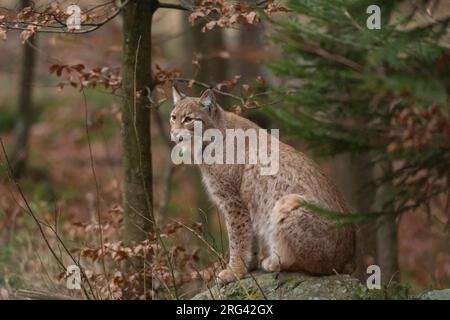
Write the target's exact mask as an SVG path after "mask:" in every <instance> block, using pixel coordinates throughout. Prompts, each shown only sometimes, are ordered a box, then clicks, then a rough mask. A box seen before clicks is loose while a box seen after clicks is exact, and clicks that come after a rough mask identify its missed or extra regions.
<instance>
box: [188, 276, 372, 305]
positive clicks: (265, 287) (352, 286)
mask: <svg viewBox="0 0 450 320" xmlns="http://www.w3.org/2000/svg"><path fill="white" fill-rule="evenodd" d="M364 291H365V288H364V287H363V285H362V284H361V283H360V282H359V281H358V280H357V279H354V278H351V277H350V276H348V275H333V276H323V277H315V276H310V275H306V274H303V273H284V272H283V273H263V272H256V273H252V275H251V276H248V277H247V278H244V279H241V280H240V281H236V282H232V283H229V284H227V285H225V286H223V287H222V288H219V287H218V286H214V287H212V288H210V289H208V290H206V291H204V292H202V293H199V294H197V295H196V296H194V298H193V299H194V300H211V299H219V300H220V299H265V298H267V299H290V300H320V299H327V300H329V299H331V300H350V299H355V298H358V295H360V294H361V292H364Z"/></svg>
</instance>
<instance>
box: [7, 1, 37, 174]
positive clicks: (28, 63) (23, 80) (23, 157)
mask: <svg viewBox="0 0 450 320" xmlns="http://www.w3.org/2000/svg"><path fill="white" fill-rule="evenodd" d="M30 3H31V1H30V0H22V1H21V7H22V8H25V7H27V6H29V5H30ZM36 44H37V35H34V36H33V37H31V38H30V39H28V42H26V43H25V44H24V45H23V47H22V64H21V72H20V85H19V97H18V112H17V121H16V127H15V136H16V141H15V145H14V149H13V151H12V155H11V159H12V164H13V168H12V171H13V173H14V175H15V177H16V178H20V177H21V176H22V175H23V174H24V173H25V169H26V162H27V158H28V141H29V138H30V129H31V125H32V122H33V107H32V101H31V100H32V94H33V79H34V72H35V65H36V51H35V50H34V48H33V47H32V46H36Z"/></svg>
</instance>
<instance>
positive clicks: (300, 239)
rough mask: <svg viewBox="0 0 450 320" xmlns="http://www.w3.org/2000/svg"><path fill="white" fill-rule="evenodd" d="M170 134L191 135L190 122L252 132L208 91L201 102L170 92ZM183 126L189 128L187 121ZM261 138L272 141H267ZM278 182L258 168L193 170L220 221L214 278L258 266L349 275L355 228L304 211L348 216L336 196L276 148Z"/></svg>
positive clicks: (305, 165)
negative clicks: (225, 258)
mask: <svg viewBox="0 0 450 320" xmlns="http://www.w3.org/2000/svg"><path fill="white" fill-rule="evenodd" d="M174 101H175V107H174V109H173V111H172V113H171V134H172V135H176V133H177V131H178V130H179V129H188V130H193V122H191V121H190V120H191V119H197V120H198V121H202V122H203V126H204V129H208V128H216V129H219V130H221V131H222V132H225V129H228V128H229V129H237V128H241V129H244V130H245V129H248V128H255V129H259V127H258V126H257V125H256V124H255V123H253V122H251V121H249V120H247V119H245V118H243V117H240V116H238V115H236V114H234V113H230V112H226V111H224V110H223V109H222V108H221V107H220V106H219V105H217V104H216V102H215V99H214V94H213V92H212V91H211V90H207V91H205V93H204V94H203V95H202V96H201V97H200V98H193V97H186V96H183V95H181V94H179V93H178V91H176V90H175V91H174ZM186 120H188V121H186ZM268 139H269V140H270V139H275V138H274V137H271V136H269V137H268ZM279 151H280V158H279V162H280V165H279V171H278V174H277V175H266V176H264V175H261V174H260V172H259V166H258V165H226V164H224V165H218V164H215V165H205V164H202V165H200V170H201V173H202V176H203V182H204V184H205V186H206V189H207V191H208V193H209V195H210V197H211V199H212V201H213V202H214V204H215V205H216V206H217V207H218V209H219V210H220V211H221V213H222V214H223V215H224V217H225V222H226V227H227V231H228V235H229V249H230V258H229V263H228V267H227V268H226V269H225V270H223V271H221V272H220V273H219V275H218V277H219V279H220V281H221V282H223V283H226V282H230V281H233V280H234V279H236V278H241V277H242V276H244V275H245V274H246V273H247V272H248V271H250V270H252V269H254V268H256V267H257V265H258V259H257V251H258V249H259V251H260V253H261V256H262V257H263V259H262V261H261V266H262V268H263V269H265V270H267V271H271V272H274V271H280V270H286V271H303V272H307V273H310V274H315V275H326V274H333V273H335V272H337V273H349V272H351V271H352V264H353V255H354V229H353V227H351V226H345V227H342V226H341V227H338V226H337V225H336V222H335V221H332V220H329V219H326V218H324V217H323V216H321V215H320V214H318V213H316V212H311V211H310V210H308V209H307V208H306V207H305V205H304V204H303V203H304V202H305V201H306V202H313V203H315V204H317V205H319V206H322V207H324V208H327V209H330V210H334V211H337V212H341V213H342V214H345V213H346V212H347V209H346V206H345V203H344V201H343V198H342V196H341V195H340V193H339V192H338V190H337V189H336V187H335V186H334V185H333V183H332V182H331V181H330V180H329V179H328V178H327V177H326V176H325V175H324V173H323V171H322V170H321V168H320V167H319V166H318V165H317V164H315V163H314V162H313V161H312V160H311V159H309V158H308V157H306V155H304V154H303V153H301V152H298V151H296V150H295V149H294V148H292V147H290V146H289V145H286V144H284V143H282V142H279Z"/></svg>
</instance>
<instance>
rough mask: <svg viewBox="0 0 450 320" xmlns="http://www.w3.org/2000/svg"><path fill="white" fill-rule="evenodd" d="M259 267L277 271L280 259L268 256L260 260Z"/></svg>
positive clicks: (279, 268)
mask: <svg viewBox="0 0 450 320" xmlns="http://www.w3.org/2000/svg"><path fill="white" fill-rule="evenodd" d="M261 267H262V268H263V269H264V270H266V271H268V272H279V271H280V270H281V266H280V259H279V258H278V257H273V256H269V257H267V258H265V259H264V260H263V261H262V262H261Z"/></svg>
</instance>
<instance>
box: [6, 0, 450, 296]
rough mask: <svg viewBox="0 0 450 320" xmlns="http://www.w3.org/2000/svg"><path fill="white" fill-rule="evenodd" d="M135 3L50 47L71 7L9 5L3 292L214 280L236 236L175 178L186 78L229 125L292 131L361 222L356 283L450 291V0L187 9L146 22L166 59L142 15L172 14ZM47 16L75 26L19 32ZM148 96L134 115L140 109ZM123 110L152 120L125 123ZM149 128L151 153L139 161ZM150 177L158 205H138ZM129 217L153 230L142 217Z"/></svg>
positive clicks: (284, 135)
mask: <svg viewBox="0 0 450 320" xmlns="http://www.w3.org/2000/svg"><path fill="white" fill-rule="evenodd" d="M137 2H138V3H139V2H140V3H141V4H139V5H142V7H141V8H139V7H138V9H137V10H136V9H133V8H131V9H123V8H122V11H124V12H121V13H119V15H118V16H117V17H115V18H114V19H111V20H110V21H107V23H104V24H102V25H101V27H99V28H97V29H95V30H93V31H92V32H88V33H82V34H70V32H42V31H44V29H45V30H47V31H48V30H51V28H50V27H49V26H50V25H54V24H55V21H56V25H58V21H59V19H56V18H54V17H55V16H56V17H58V15H60V17H64V14H65V13H64V9H65V8H66V7H67V6H68V5H69V4H72V2H71V1H53V2H51V1H38V0H36V1H34V2H32V1H28V0H21V1H8V0H0V39H2V38H4V40H0V57H1V59H0V135H1V139H2V144H3V146H4V151H5V153H6V154H7V155H8V159H7V158H6V154H5V153H4V152H3V151H2V152H1V155H0V159H1V168H0V288H4V289H2V290H6V291H2V292H3V293H2V294H4V295H6V292H7V291H11V290H14V289H35V290H41V291H45V292H53V293H55V292H56V293H60V294H62V295H71V296H76V297H82V295H83V292H84V295H85V296H89V297H91V298H130V297H131V298H151V297H153V298H155V297H158V298H180V297H189V296H191V295H192V294H193V293H195V291H196V290H198V288H199V287H200V286H201V285H203V283H204V282H207V281H208V280H211V279H212V278H213V277H212V275H213V273H214V272H215V270H216V269H217V268H219V267H220V264H222V263H223V259H224V257H226V250H227V244H226V241H227V240H226V232H224V229H223V228H224V223H223V221H221V217H220V215H219V214H218V212H217V210H216V208H214V207H213V206H212V205H211V204H210V202H209V201H208V198H207V195H206V193H205V190H204V188H203V186H202V183H201V179H200V175H199V172H198V170H197V168H194V167H188V166H173V165H172V163H171V161H170V150H171V143H170V141H169V137H168V133H167V132H168V116H169V113H170V111H171V108H172V102H171V95H170V83H169V82H170V80H174V79H177V81H178V83H179V86H180V88H181V89H182V91H184V92H185V93H186V94H188V95H198V94H199V93H200V92H201V91H202V90H204V89H205V88H207V87H214V88H215V89H216V90H217V91H218V92H217V97H218V99H219V103H220V104H221V106H222V107H224V108H225V109H227V110H232V111H234V112H237V113H239V114H241V115H243V116H245V117H248V118H250V119H251V120H253V121H255V122H256V123H258V124H259V125H260V126H262V127H264V128H280V136H281V139H282V140H283V141H285V142H288V143H289V144H291V145H293V146H295V147H296V148H297V149H299V150H301V151H304V152H306V153H308V154H309V155H311V156H313V157H314V158H315V159H316V160H317V161H318V162H319V163H320V164H321V166H322V167H323V168H324V169H325V171H326V172H327V173H328V174H329V175H330V176H331V177H332V178H333V180H334V181H335V182H336V184H337V185H338V187H339V189H340V190H341V191H342V192H343V193H344V195H345V198H346V199H347V201H348V203H349V205H350V207H351V208H352V211H353V212H355V215H354V216H352V219H351V221H346V222H347V223H357V224H358V229H359V234H358V270H357V275H358V277H359V278H361V279H365V278H366V277H367V274H366V273H365V270H366V267H367V266H368V265H371V264H378V265H380V266H381V270H382V276H383V280H384V281H385V282H386V283H389V282H390V281H394V280H395V281H399V282H401V283H402V284H403V285H405V286H408V287H409V288H410V289H411V290H412V291H417V292H418V291H421V290H423V289H425V288H429V287H432V288H448V287H450V238H449V237H450V228H449V226H450V204H449V199H450V195H449V183H450V181H449V174H450V171H449V165H450V152H449V149H450V145H449V144H450V122H449V110H450V101H449V93H450V38H449V34H448V30H449V29H448V24H449V23H450V4H449V3H448V1H439V0H430V1H419V0H418V1H413V0H412V1H395V2H394V1H365V0H352V1H350V0H349V1H344V0H340V1H325V0H324V1H321V0H315V1H303V0H290V1H287V2H286V3H284V2H283V3H278V2H277V3H275V2H271V1H262V2H261V1H260V2H252V1H250V0H249V1H243V2H240V3H239V2H227V1H194V2H188V1H185V2H181V3H176V2H173V4H176V5H181V6H182V8H181V9H180V8H169V7H170V6H169V5H168V6H166V8H164V7H160V8H158V10H156V9H155V8H153V9H152V8H151V7H149V8H150V9H152V10H154V9H155V10H156V12H154V15H153V17H152V23H151V37H152V42H151V44H150V43H147V41H146V40H143V37H145V36H149V33H150V28H149V24H148V23H147V24H146V23H144V24H140V23H139V21H141V20H138V19H149V17H150V16H148V15H146V13H145V12H143V10H141V12H139V9H142V8H148V7H146V6H147V5H148V3H156V2H152V1H148V2H147V4H142V3H143V2H145V1H137ZM51 3H57V4H58V5H57V6H55V7H53V8H51V9H48V10H55V8H61V10H62V12H57V11H56V13H55V16H52V18H49V19H48V20H49V21H44V20H39V19H40V18H39V17H36V15H33V13H32V14H30V13H26V12H25V13H23V14H22V16H20V15H19V16H17V13H18V12H20V11H21V10H22V8H27V7H31V8H33V10H36V11H37V12H43V11H44V10H47V8H48V6H50V5H51ZM75 3H76V4H78V5H79V6H80V7H82V8H84V9H85V10H88V9H92V16H91V17H87V18H86V19H87V20H86V21H88V22H89V21H90V20H89V19H92V21H94V22H92V25H95V21H98V19H101V18H102V17H105V16H111V15H112V14H113V13H114V12H115V11H114V10H113V9H111V8H117V7H115V4H116V2H115V1H109V2H108V1H103V0H98V1H94V0H86V1H83V0H80V1H75ZM230 3H231V4H232V5H236V3H238V4H240V5H242V7H240V9H236V7H233V8H234V9H233V10H235V11H233V12H234V13H235V14H238V17H237V18H236V20H237V22H234V21H233V20H231V22H230V15H229V13H227V11H226V10H222V9H223V8H226V6H229V5H230ZM371 4H378V5H379V6H380V7H381V29H380V30H369V29H367V27H366V20H367V18H368V17H369V16H370V14H369V13H367V12H366V8H367V7H368V6H369V5H371ZM102 5H103V6H102ZM139 5H138V6H139ZM126 6H131V5H129V4H126V5H125V7H126ZM245 6H247V7H245ZM110 7H111V8H110ZM186 8H187V9H186ZM211 8H219V9H218V10H210V11H207V9H211ZM271 8H272V9H273V8H275V9H277V8H278V9H277V10H275V9H273V11H271ZM283 8H288V9H289V10H284V9H283ZM49 12H50V11H49ZM99 12H101V14H100V13H99ZM236 12H237V13H236ZM152 13H153V11H152ZM194 14H195V15H194ZM268 14H269V15H268ZM53 18H54V19H53ZM221 18H223V20H220V19H221ZM33 19H34V20H33ZM96 19H97V20H96ZM127 19H128V20H127ZM241 20H242V21H241ZM30 21H31V22H30ZM33 21H34V22H36V21H37V23H36V24H37V25H39V24H41V26H42V28H38V29H33V28H32V27H31V28H29V26H33ZM127 21H128V22H127ZM214 21H215V22H216V23H214ZM217 21H222V22H221V23H218V22H217ZM191 22H193V24H192V23H191ZM221 26H223V27H221ZM88 27H89V25H88V24H87V22H86V25H84V26H83V28H88ZM20 28H22V30H21V29H20ZM58 28H59V29H58ZM133 28H134V29H133ZM139 28H144V29H145V30H144V31H143V29H142V30H141V29H139ZM17 29H19V30H17ZM209 29H211V30H209ZM55 30H59V31H61V30H63V28H61V26H59V27H58V26H57V27H55ZM83 30H84V29H83ZM133 30H134V31H133ZM127 31H129V32H131V33H133V32H134V36H131V35H130V34H127V33H126V32H127ZM204 31H206V32H204ZM138 35H143V36H138ZM124 38H125V39H128V40H129V41H130V43H134V45H135V46H134V49H136V46H138V47H139V46H140V48H141V49H142V52H143V53H142V55H144V56H145V58H146V59H145V61H146V62H145V63H144V62H143V63H140V62H141V61H144V59H142V57H139V59H141V60H139V59H138V60H139V63H137V64H134V63H135V62H136V61H135V60H136V58H135V55H136V56H138V55H141V52H139V53H138V54H136V50H134V51H133V50H132V49H133V47H132V46H131V47H129V46H128V47H127V45H123V39H124ZM127 54H128V58H127ZM150 55H151V59H150ZM147 58H148V59H147ZM127 59H128V60H127ZM130 59H131V60H130ZM130 61H131V64H130ZM127 64H128V69H126V66H127ZM133 66H134V74H133ZM150 68H152V70H153V74H151V73H150ZM126 70H128V71H126ZM130 70H131V71H130ZM127 72H128V73H127ZM129 72H131V73H129ZM152 76H153V78H152ZM139 77H142V78H139ZM133 78H134V82H135V84H136V83H138V89H139V86H140V89H142V90H141V91H138V92H136V93H137V96H138V98H136V97H135V95H134V94H131V96H132V97H131V96H130V95H129V94H127V92H128V93H129V92H130V90H131V92H135V91H136V90H135V89H136V88H133V83H132V82H133V81H132V80H133ZM149 79H150V80H149ZM194 80H195V82H194ZM146 81H147V82H146ZM122 83H123V87H122V88H121V84H122ZM130 86H131V87H130ZM147 89H148V90H147ZM127 90H128V91H127ZM133 90H134V91H133ZM150 91H151V96H150V95H149V92H150ZM130 97H131V98H130ZM127 99H132V100H133V99H135V100H134V104H135V106H136V104H137V106H138V108H140V109H139V110H142V111H143V112H142V113H139V112H140V111H139V112H137V114H133V113H132V112H131V113H127V111H126V108H125V107H124V105H126V101H127ZM136 100H138V102H137V103H136ZM124 101H125V102H124ZM134 117H137V118H138V119H139V120H138V122H139V123H140V124H139V126H144V127H141V128H138V129H136V130H137V133H138V134H139V136H140V138H141V140H139V142H138V144H139V143H141V147H142V148H143V149H145V150H143V152H142V158H140V159H139V157H138V159H131V160H130V159H129V158H127V157H128V156H129V155H130V154H131V155H132V154H133V152H135V150H133V146H134V145H136V142H133V143H127V141H128V142H129V141H130V140H127V139H128V138H127V137H126V132H127V130H131V131H130V132H133V130H134V129H133V128H132V126H131V129H130V128H128V129H127V128H126V126H127V119H128V120H130V119H133V118H134ZM145 119H147V120H148V119H150V120H149V123H148V126H147V127H145V126H146V123H145ZM141 120H142V121H141ZM130 121H131V120H130ZM121 126H122V127H121ZM124 126H125V127H124ZM124 128H125V129H124ZM142 128H143V129H142ZM146 128H147V129H149V130H150V131H151V134H150V132H149V134H148V135H146V131H145V130H146ZM141 129H142V131H141ZM124 130H125V134H124ZM134 133H135V132H134ZM131 136H132V135H131ZM147 140H148V141H147ZM150 146H151V149H150ZM138 149H139V147H138ZM147 149H148V150H147ZM124 150H125V155H124ZM142 159H145V161H146V163H147V162H148V163H147V164H144V166H146V168H145V169H144V171H145V175H144V174H143V175H142V176H144V177H146V179H147V181H148V182H147V183H149V184H151V186H146V185H145V183H143V190H144V191H143V192H142V194H144V196H146V197H147V198H145V197H141V198H139V194H141V191H142V190H141V191H139V192H133V190H131V189H130V185H132V184H133V183H136V181H140V180H139V179H140V175H139V169H138V170H137V174H136V175H138V176H139V178H136V180H133V179H135V178H134V177H133V175H134V173H133V172H134V171H136V166H135V167H134V168H133V164H136V163H138V164H139V161H142ZM281 161H282V159H281ZM141 165H142V162H141ZM150 165H151V166H150ZM133 170H134V171H133ZM124 177H125V178H124ZM124 179H125V180H124ZM124 181H125V182H124ZM150 181H152V183H150ZM141 182H142V181H141ZM124 183H125V184H128V185H127V186H124ZM17 185H19V188H17ZM141 187H142V186H141ZM127 190H128V191H127ZM135 191H136V190H135ZM127 192H129V194H128V193H127ZM136 194H137V195H136ZM124 199H129V201H128V202H127V203H128V204H129V203H132V204H133V203H137V204H138V205H141V206H142V207H140V209H139V210H141V209H142V210H143V211H145V210H150V211H152V213H151V215H148V217H147V218H145V217H144V218H142V217H136V215H133V210H134V209H133V208H129V207H128V205H123V201H124ZM130 199H131V200H130ZM143 199H144V200H143ZM146 201H147V202H146ZM149 207H151V208H150V209H148V208H149ZM146 208H147V209H146ZM124 212H125V219H124ZM324 214H328V215H330V218H333V214H332V213H324ZM150 220H152V221H150ZM149 221H150V222H151V223H150V225H149ZM154 221H156V225H155V224H154V223H153V222H154ZM127 224H128V225H127ZM139 224H141V225H139ZM124 225H125V227H124ZM124 228H125V231H124ZM139 228H143V229H144V230H143V234H144V235H145V236H144V237H142V236H136V232H138V231H136V230H137V229H139ZM127 230H128V231H127ZM49 246H50V248H51V250H49ZM70 264H77V265H80V266H81V267H82V268H83V269H82V270H83V290H82V291H73V290H67V289H66V286H65V284H66V281H65V276H64V274H65V268H66V267H67V265H70ZM195 274H197V275H198V276H197V277H196V276H195ZM202 278H203V279H202Z"/></svg>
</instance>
